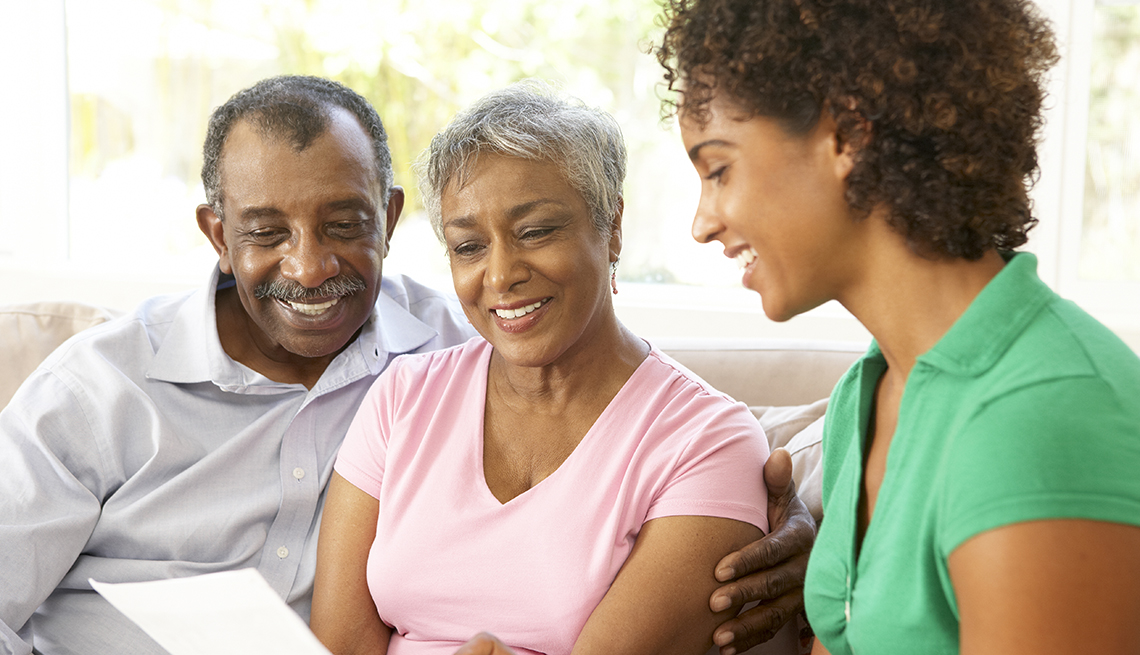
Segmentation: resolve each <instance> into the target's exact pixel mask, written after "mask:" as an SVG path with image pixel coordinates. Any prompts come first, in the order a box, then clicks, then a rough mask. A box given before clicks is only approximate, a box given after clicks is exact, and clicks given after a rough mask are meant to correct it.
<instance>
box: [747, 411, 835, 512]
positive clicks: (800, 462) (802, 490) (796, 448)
mask: <svg viewBox="0 0 1140 655" xmlns="http://www.w3.org/2000/svg"><path fill="white" fill-rule="evenodd" d="M749 409H751V410H752V413H753V415H755V416H756V418H757V420H759V421H760V425H761V426H763V428H764V434H765V435H767V437H768V445H769V447H771V448H772V449H773V450H774V449H776V448H783V449H784V450H787V451H788V454H789V455H791V456H792V480H794V481H795V483H796V493H797V494H798V495H799V497H800V499H801V500H803V501H804V504H805V505H807V508H808V511H809V512H811V515H812V516H813V517H815V520H816V522H819V521H820V519H822V518H823V499H822V497H821V486H820V485H821V484H822V481H823V447H822V441H823V414H824V411H825V410H826V409H827V398H824V399H822V400H817V401H815V402H814V403H809V404H807V405H794V406H787V407H764V406H759V407H750V408H749Z"/></svg>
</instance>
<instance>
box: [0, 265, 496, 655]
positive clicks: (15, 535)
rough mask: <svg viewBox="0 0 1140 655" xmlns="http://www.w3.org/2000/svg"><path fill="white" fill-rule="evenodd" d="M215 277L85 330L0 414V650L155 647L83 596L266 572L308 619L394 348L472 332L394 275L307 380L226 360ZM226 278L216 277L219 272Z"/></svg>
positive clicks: (449, 305) (417, 348) (448, 340)
mask: <svg viewBox="0 0 1140 655" xmlns="http://www.w3.org/2000/svg"><path fill="white" fill-rule="evenodd" d="M218 284H219V273H218V271H217V270H216V269H215V272H214V276H213V277H212V278H211V281H210V284H209V285H208V286H207V287H206V288H204V289H202V290H199V291H196V292H193V293H189V294H179V295H171V296H161V297H158V298H154V299H151V300H149V301H147V302H146V303H144V304H143V305H141V306H140V307H139V308H138V309H137V310H136V311H135V312H134V313H133V314H131V315H129V316H124V317H122V318H119V319H117V320H114V321H111V322H108V323H105V324H103V325H100V326H97V327H95V328H92V329H90V330H87V331H85V332H82V333H80V334H79V335H77V336H76V337H74V338H72V339H71V340H69V341H68V342H67V343H65V344H64V345H63V346H61V347H60V348H59V350H57V351H56V352H55V353H53V354H52V355H51V357H49V358H48V359H47V361H45V362H44V364H43V365H41V366H40V368H39V369H38V370H37V371H36V372H35V373H33V374H32V376H31V377H29V378H28V380H27V381H26V382H25V383H24V385H23V386H22V387H21V388H20V390H19V391H18V392H17V393H16V395H15V396H14V397H13V398H12V401H11V402H10V403H9V405H8V406H7V408H5V409H4V410H3V412H0V653H4V654H18V655H26V654H27V653H29V652H31V649H32V648H33V646H34V648H35V651H36V652H41V653H44V654H47V655H58V654H64V653H113V652H115V653H163V652H164V651H163V650H162V649H161V648H160V647H159V646H158V645H157V644H155V643H154V642H153V641H152V640H150V638H149V637H147V636H146V635H145V634H143V633H142V632H141V631H140V630H139V629H138V628H136V627H135V626H134V625H133V624H132V623H130V622H129V621H128V620H127V619H126V618H125V617H123V616H122V615H121V614H120V613H119V612H118V611H117V610H115V609H114V608H112V607H111V605H110V604H108V603H107V602H106V601H104V600H103V599H102V597H100V596H99V595H98V594H96V593H95V592H93V591H92V590H91V587H90V584H89V583H88V578H94V579H96V580H99V581H104V582H133V581H142V580H154V579H159V578H170V577H179V576H186V575H194V574H201V573H209V572H214V571H222V570H230V569H239V568H245V567H251V566H252V567H257V569H258V570H259V571H260V572H261V574H262V575H263V576H264V577H265V579H266V580H268V581H269V584H270V585H271V586H272V587H273V588H274V589H275V590H276V591H277V593H278V594H280V595H281V597H282V598H284V599H285V600H286V601H287V602H288V603H289V604H290V606H292V607H293V609H295V610H296V611H297V612H298V613H299V614H301V616H302V617H305V618H307V617H308V614H309V604H310V601H311V597H312V591H313V576H314V571H315V565H316V545H317V532H318V529H319V526H320V510H321V508H322V506H323V503H324V490H325V487H326V484H327V483H328V480H329V476H330V475H331V473H332V466H333V460H334V459H335V456H336V453H337V450H338V448H339V446H340V442H341V440H342V439H343V437H344V434H345V431H346V430H347V429H348V424H349V422H350V421H351V420H352V417H353V414H354V413H355V412H356V408H357V406H358V405H359V403H360V401H361V399H362V397H363V396H364V393H365V392H366V391H367V389H368V387H369V386H370V385H371V384H372V382H373V381H374V380H375V379H376V376H377V375H379V373H380V372H381V371H382V370H384V368H385V367H386V366H387V365H388V363H389V362H390V361H391V360H392V359H393V358H394V357H395V356H397V355H399V354H403V353H409V352H423V351H428V350H434V349H437V348H443V347H446V346H450V345H454V344H457V343H461V342H463V341H465V340H466V339H468V338H470V337H471V336H472V335H473V334H474V332H473V330H472V329H471V326H470V325H469V324H468V323H467V321H466V319H465V318H464V316H463V314H462V312H460V311H459V309H458V305H457V304H455V303H454V301H453V300H450V299H449V298H448V297H447V296H445V295H443V294H441V293H439V292H436V291H434V290H431V289H428V288H426V287H423V286H421V285H419V284H417V283H415V282H414V281H412V280H409V279H407V278H404V277H403V276H398V277H394V278H385V279H384V282H383V285H382V287H381V291H382V293H381V295H380V297H379V299H378V301H377V303H376V310H375V311H374V312H373V315H372V317H371V318H370V319H369V320H368V321H367V322H366V323H365V325H364V328H363V330H362V331H361V333H360V335H359V336H358V337H357V339H356V340H355V341H353V342H352V343H350V344H349V345H348V347H347V348H345V350H344V351H343V352H341V353H340V354H339V355H337V357H336V358H335V359H334V360H333V361H332V363H331V364H330V365H329V367H328V369H327V370H325V372H324V374H323V375H322V376H321V378H320V380H318V381H317V384H316V385H315V386H314V387H313V389H312V390H309V389H306V388H305V387H304V386H303V385H300V384H282V383H278V382H274V381H272V380H270V379H268V378H266V377H264V376H262V375H260V374H258V373H256V372H255V371H253V370H252V369H249V368H247V367H245V366H243V365H241V364H239V363H237V362H235V361H234V360H232V359H230V357H229V356H227V355H226V354H225V352H224V351H223V350H222V345H221V342H220V341H219V339H218V331H217V327H216V325H217V323H216V318H215V313H214V297H215V291H216V289H217V287H218ZM223 284H224V283H223Z"/></svg>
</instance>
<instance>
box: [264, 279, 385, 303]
mask: <svg viewBox="0 0 1140 655" xmlns="http://www.w3.org/2000/svg"><path fill="white" fill-rule="evenodd" d="M367 289H368V285H367V284H365V282H364V280H363V279H361V278H359V277H356V276H352V275H338V276H336V277H333V278H329V279H327V280H325V281H324V282H322V283H321V286H319V287H315V288H310V287H306V286H305V285H303V284H301V283H299V282H293V281H291V280H281V279H277V280H273V281H272V282H263V283H261V284H259V285H257V286H256V287H255V288H254V290H253V297H254V298H257V299H258V300H265V299H266V298H276V299H278V300H284V301H286V302H288V301H294V302H296V301H298V300H308V299H310V298H329V297H337V298H339V297H341V296H347V295H349V294H353V293H356V292H358V291H365V290H367Z"/></svg>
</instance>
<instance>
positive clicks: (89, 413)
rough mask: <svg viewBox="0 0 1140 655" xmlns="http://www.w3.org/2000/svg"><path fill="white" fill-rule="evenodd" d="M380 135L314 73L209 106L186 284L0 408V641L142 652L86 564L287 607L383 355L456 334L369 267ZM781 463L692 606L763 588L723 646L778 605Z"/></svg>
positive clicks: (387, 223) (340, 91)
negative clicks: (228, 585)
mask: <svg viewBox="0 0 1140 655" xmlns="http://www.w3.org/2000/svg"><path fill="white" fill-rule="evenodd" d="M386 141H387V138H386V135H385V132H384V128H383V125H382V124H381V122H380V118H379V117H378V116H377V115H376V112H375V110H374V109H373V108H372V107H371V106H370V105H369V104H368V102H367V101H365V100H364V99H363V98H361V97H360V96H359V95H357V94H356V93H354V92H352V91H351V90H349V89H347V88H345V87H343V86H341V85H339V84H337V83H335V82H330V81H328V80H322V79H318V78H312V77H279V78H273V79H269V80H265V81H263V82H260V83H258V84H257V85H255V86H253V87H251V88H250V89H247V90H245V91H242V92H240V93H238V94H237V95H235V96H234V97H233V98H231V99H230V100H229V101H228V102H227V103H226V104H225V105H223V106H221V107H219V108H218V109H217V110H216V111H215V112H214V115H213V116H212V118H211V120H210V127H209V131H208V134H207V137H206V144H205V147H204V165H203V168H202V180H203V183H204V185H205V188H206V197H207V204H205V205H202V206H200V207H198V211H197V218H198V224H199V226H200V227H201V229H202V231H203V233H205V235H206V236H207V238H209V240H210V242H211V243H212V244H213V245H214V247H215V249H216V250H217V252H218V266H217V268H216V269H215V271H214V273H213V275H212V276H211V278H210V280H209V282H208V284H207V285H206V286H205V287H204V288H203V289H200V290H198V291H196V292H193V293H189V294H180V295H173V296H163V297H158V298H154V299H151V300H149V301H147V302H145V303H143V304H142V305H141V306H140V307H139V308H138V309H137V310H135V312H134V313H132V314H130V315H128V316H124V317H122V318H120V319H117V320H115V321H111V322H109V323H106V324H104V325H101V326H99V327H96V328H93V329H91V330H88V331H86V332H84V333H82V334H81V335H79V336H78V337H77V338H74V339H72V340H71V341H69V342H68V343H67V344H65V345H64V346H63V347H61V348H60V349H59V350H58V351H56V352H55V353H54V354H53V355H52V356H51V357H50V358H49V359H48V360H47V361H46V362H44V364H43V365H42V366H41V367H40V368H39V369H38V370H37V371H36V372H35V373H34V374H32V376H31V377H30V378H29V379H28V380H27V381H26V382H25V384H24V385H23V386H22V387H21V388H20V390H19V391H18V392H17V393H16V395H15V397H13V398H12V400H11V402H10V403H9V405H8V407H7V408H6V409H4V411H3V412H0V554H2V556H0V655H8V654H13V653H15V654H19V655H26V654H27V653H30V652H31V650H32V648H33V647H34V648H35V650H36V652H40V653H44V654H45V655H54V654H58V653H110V652H123V653H132V654H134V653H143V654H145V653H162V652H164V651H163V650H162V649H161V648H160V647H159V646H158V645H157V644H155V643H154V642H153V641H152V640H151V639H150V638H149V637H147V636H146V635H145V634H143V633H142V632H141V631H140V630H139V629H138V628H136V627H135V626H134V624H132V623H130V622H129V621H128V620H127V619H126V618H124V617H123V616H122V615H121V614H120V613H119V612H118V611H117V610H115V609H113V608H112V607H111V606H110V605H109V604H108V603H106V602H105V601H103V600H102V598H101V597H100V596H98V595H97V594H96V593H95V592H93V591H92V589H91V586H90V584H89V582H88V580H89V579H95V580H100V581H105V582H129V581H140V580H154V579H159V578H171V577H180V576H187V575H194V574H200V573H209V572H214V571H222V570H232V569H239V568H246V567H256V568H257V569H258V570H259V571H260V572H261V574H262V575H263V576H264V577H265V578H266V580H268V581H269V583H270V585H271V586H272V587H273V588H274V589H275V590H276V591H277V593H279V594H280V595H281V597H282V598H284V599H285V600H286V602H288V603H289V604H290V605H291V606H292V607H293V608H294V609H295V610H296V611H297V612H298V613H299V614H301V616H303V617H307V616H308V613H309V603H310V599H311V595H312V583H313V574H314V564H315V557H316V553H315V549H316V536H317V531H318V527H319V522H320V511H321V508H322V505H323V499H324V489H325V485H326V483H327V482H328V479H329V476H330V474H331V472H332V463H333V459H334V457H335V455H336V452H337V449H338V447H339V445H340V442H341V440H342V439H343V437H344V434H345V431H346V430H347V428H348V424H349V422H350V421H351V419H352V416H353V414H354V412H355V411H356V408H357V406H358V405H359V403H360V400H361V398H362V396H363V394H364V392H365V391H366V390H367V389H368V387H369V386H370V385H371V383H372V382H373V381H374V380H375V379H376V376H377V375H379V374H380V372H381V371H383V370H384V368H385V367H386V366H387V365H388V363H389V362H390V361H391V360H392V358H394V357H395V356H397V355H399V354H403V353H410V352H421V351H427V350H433V349H436V348H442V347H446V346H449V345H453V344H456V343H459V342H461V341H464V340H465V339H467V338H468V337H470V336H471V335H473V334H474V332H473V331H472V330H471V328H470V326H469V325H468V324H467V322H466V319H465V318H464V317H463V316H462V314H461V313H460V312H459V311H458V309H457V307H456V306H454V305H452V304H451V303H450V301H449V300H448V299H447V298H446V297H445V296H443V295H441V294H439V293H436V292H434V291H432V290H430V289H427V288H425V287H423V286H420V285H418V284H416V283H415V282H413V281H412V280H409V279H407V278H405V277H403V276H399V277H382V276H381V269H382V261H383V258H384V255H385V254H386V253H387V249H388V240H389V238H390V237H391V235H392V231H393V229H394V228H395V226H396V222H397V220H398V219H399V216H400V211H401V209H402V207H403V201H404V195H403V191H402V189H400V187H397V186H392V167H391V159H390V155H389V152H388V147H387V142H386ZM781 461H782V460H781ZM770 473H771V472H770ZM785 473H786V472H785ZM785 478H786V475H785V474H784V473H781V474H778V475H777V476H776V479H777V480H778V481H777V483H776V485H775V486H776V487H777V488H775V489H772V490H771V492H770V494H769V496H770V503H771V506H770V507H769V512H768V513H769V517H770V520H771V521H772V527H773V534H772V535H770V536H769V537H766V538H765V539H764V540H762V541H760V542H757V544H755V545H754V546H753V547H751V548H749V549H746V551H744V552H742V553H737V554H734V555H732V556H730V557H729V558H726V560H725V562H723V563H722V566H721V567H720V569H718V572H717V573H718V576H719V577H721V578H722V579H728V578H731V577H733V575H738V574H743V573H746V572H748V571H753V570H756V569H760V571H759V573H753V574H752V575H751V576H750V577H746V578H743V579H742V580H739V581H737V582H735V583H732V584H729V585H727V586H726V587H724V588H722V589H721V590H720V591H718V592H717V594H716V595H714V598H713V601H712V602H713V603H714V604H717V603H722V602H723V603H732V604H738V603H740V602H743V601H744V600H749V599H756V598H761V597H770V596H777V595H779V598H777V599H774V600H771V601H769V603H768V604H767V605H766V606H761V607H760V608H758V609H755V610H752V611H751V612H750V613H749V614H747V615H745V616H742V617H741V618H740V619H738V620H736V621H733V622H730V623H729V624H728V625H726V626H724V627H722V628H721V629H720V630H721V631H722V632H724V633H726V634H730V633H731V634H734V635H736V636H737V638H738V640H737V642H736V644H738V645H739V644H742V643H745V644H746V643H748V642H754V641H756V640H758V639H762V638H764V637H766V636H767V635H768V633H769V631H770V630H771V629H772V628H773V626H774V625H778V624H780V623H782V622H783V621H786V620H787V617H788V615H789V613H790V610H792V609H793V608H794V607H795V606H796V605H797V604H798V603H799V592H798V587H799V586H801V585H802V580H803V562H802V560H803V559H804V558H805V556H804V554H803V553H804V552H805V551H806V548H807V547H808V546H809V545H810V542H811V538H812V537H813V536H814V530H813V526H812V524H811V518H810V517H809V516H808V515H807V512H806V510H803V509H802V504H800V503H799V501H798V499H796V497H795V494H794V490H792V489H791V488H790V487H788V488H784V487H781V486H780V485H781V484H782V483H781V482H779V480H785ZM770 486H771V485H770ZM774 562H782V564H780V565H779V566H777V567H775V568H767V566H768V565H769V564H771V563H774Z"/></svg>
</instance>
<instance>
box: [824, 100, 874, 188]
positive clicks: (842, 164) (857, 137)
mask: <svg viewBox="0 0 1140 655" xmlns="http://www.w3.org/2000/svg"><path fill="white" fill-rule="evenodd" d="M822 113H823V115H824V116H826V117H827V118H828V120H829V121H830V123H831V129H832V130H833V134H834V138H835V154H836V168H835V173H836V175H838V176H839V178H840V179H842V180H846V179H847V176H848V175H850V174H851V171H852V169H854V168H855V159H856V158H857V157H858V156H859V152H860V151H861V150H862V149H863V148H865V147H867V145H868V144H869V143H870V142H871V136H872V135H871V121H869V120H867V118H866V117H865V116H864V115H863V114H862V112H860V111H859V108H858V105H857V104H856V102H855V99H854V98H848V99H847V109H846V111H844V112H843V114H842V116H840V117H839V118H838V119H836V117H835V116H834V115H833V114H832V112H831V110H830V106H829V105H828V106H825V107H824V110H823V112H822Z"/></svg>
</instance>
